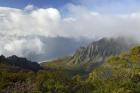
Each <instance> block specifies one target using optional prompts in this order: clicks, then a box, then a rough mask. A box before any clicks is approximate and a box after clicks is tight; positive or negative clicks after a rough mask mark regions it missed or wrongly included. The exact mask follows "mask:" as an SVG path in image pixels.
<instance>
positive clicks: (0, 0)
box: [0, 0, 75, 8]
mask: <svg viewBox="0 0 140 93" xmlns="http://www.w3.org/2000/svg"><path fill="white" fill-rule="evenodd" d="M67 3H75V1H73V0H0V6H4V7H14V8H24V7H25V6H27V5H28V4H33V5H34V6H37V7H45V8H46V7H55V8H60V7H63V6H64V5H66V4H67Z"/></svg>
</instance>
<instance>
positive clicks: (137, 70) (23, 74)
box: [0, 46, 140, 93]
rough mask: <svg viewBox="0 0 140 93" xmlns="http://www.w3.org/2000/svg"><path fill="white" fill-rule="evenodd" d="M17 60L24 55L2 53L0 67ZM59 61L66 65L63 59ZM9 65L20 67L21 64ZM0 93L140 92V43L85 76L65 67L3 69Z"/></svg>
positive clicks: (0, 73) (0, 79)
mask: <svg viewBox="0 0 140 93" xmlns="http://www.w3.org/2000/svg"><path fill="white" fill-rule="evenodd" d="M15 59H18V62H19V64H20V62H21V63H22V62H23V61H21V59H22V58H17V57H15V56H12V57H9V58H5V57H4V56H1V64H3V65H0V69H1V67H2V66H4V64H5V63H4V62H5V61H4V60H7V61H8V60H15ZM66 59H67V58H66ZM66 59H65V60H66ZM2 60H3V61H2ZM19 60H20V61H19ZM22 60H23V59H22ZM59 61H60V62H62V64H64V63H63V62H64V60H59ZM11 62H12V61H11ZM15 62H16V61H15ZM55 62H57V61H55ZM6 64H7V62H6ZM25 64H26V62H25ZM49 65H51V64H49ZM55 65H56V64H55ZM58 65H60V64H58ZM8 66H9V67H12V68H16V67H15V66H18V67H20V68H21V66H20V65H15V66H11V65H10V64H9V65H7V68H9V67H8ZM63 67H65V65H63ZM0 93H140V46H138V47H135V48H132V49H131V50H129V51H128V52H122V53H121V54H120V55H115V56H110V57H108V58H107V60H106V62H105V63H103V64H102V66H100V67H98V68H95V69H94V70H92V71H91V72H90V73H89V74H88V76H87V77H86V78H83V77H81V76H80V75H74V76H72V77H71V76H70V73H67V74H65V70H63V69H54V70H48V69H45V68H44V69H43V70H40V71H37V72H33V71H31V70H30V71H29V70H28V71H25V70H23V69H22V70H17V71H16V72H14V71H13V69H11V70H4V69H3V70H2V71H0Z"/></svg>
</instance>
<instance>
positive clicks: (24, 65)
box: [0, 55, 41, 71]
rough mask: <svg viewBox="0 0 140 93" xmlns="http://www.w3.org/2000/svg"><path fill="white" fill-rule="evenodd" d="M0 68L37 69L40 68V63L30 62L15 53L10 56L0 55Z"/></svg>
mask: <svg viewBox="0 0 140 93" xmlns="http://www.w3.org/2000/svg"><path fill="white" fill-rule="evenodd" d="M0 66H1V67H0V69H1V70H2V69H9V70H10V69H12V70H13V69H14V70H20V69H24V70H32V71H38V70H40V69H41V67H40V65H39V64H38V63H36V62H31V61H29V60H27V59H26V58H21V57H17V56H15V55H13V56H10V57H5V56H3V55H1V56H0Z"/></svg>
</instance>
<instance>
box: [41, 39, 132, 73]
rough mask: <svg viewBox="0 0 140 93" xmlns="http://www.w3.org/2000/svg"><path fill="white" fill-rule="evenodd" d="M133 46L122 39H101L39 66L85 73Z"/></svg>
mask: <svg viewBox="0 0 140 93" xmlns="http://www.w3.org/2000/svg"><path fill="white" fill-rule="evenodd" d="M132 46H133V44H132V43H130V42H127V40H126V39H124V38H115V39H113V38H102V39H100V40H98V41H95V42H92V43H91V44H89V45H87V46H86V47H81V48H79V49H77V51H76V52H75V53H74V54H73V55H72V56H69V57H66V58H64V59H58V60H54V61H51V62H45V63H42V64H41V65H43V67H44V66H46V67H49V68H64V69H68V70H69V71H72V73H73V72H74V73H77V74H79V73H81V74H83V73H87V72H90V71H92V70H93V69H94V68H96V67H99V66H100V65H101V64H103V63H104V62H105V60H106V58H107V57H109V56H114V55H119V54H120V53H121V52H124V51H127V50H128V49H129V48H131V47H132Z"/></svg>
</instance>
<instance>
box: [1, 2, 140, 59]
mask: <svg viewBox="0 0 140 93" xmlns="http://www.w3.org/2000/svg"><path fill="white" fill-rule="evenodd" d="M139 35H140V0H0V37H1V41H0V54H4V55H6V56H10V55H18V56H22V57H28V58H29V57H35V56H38V57H40V58H38V59H39V60H42V55H45V57H46V56H51V58H53V56H54V55H55V57H54V58H56V57H57V56H58V55H61V53H62V55H67V54H71V53H73V52H74V50H75V49H76V48H77V47H78V46H80V45H81V44H83V43H82V42H83V41H86V40H96V39H97V38H103V37H120V36H121V37H133V38H135V39H137V40H139V41H140V37H139ZM58 37H61V38H62V39H60V41H59V42H61V45H60V43H58V42H56V41H57V38H58ZM42 38H43V39H42ZM50 38H53V39H51V40H50ZM48 39H49V41H48ZM67 40H68V42H67ZM50 41H51V42H53V44H50V43H49V44H50V45H47V44H48V42H50ZM62 41H65V42H67V44H66V43H65V42H64V43H62ZM69 42H70V43H71V44H72V45H73V46H71V47H69V48H67V49H64V50H63V47H67V46H65V45H68V43H69ZM75 42H78V45H77V44H75ZM32 43H33V44H32ZM54 46H55V47H54ZM57 46H59V48H58V50H62V51H63V52H60V53H58V52H57V53H56V52H54V51H53V50H55V49H56V47H57ZM60 48H61V49H60ZM50 50H52V51H53V52H52V51H50ZM58 50H55V51H58ZM44 51H45V52H44ZM65 51H68V52H65ZM69 51H70V52H69ZM64 52H65V53H64ZM56 54H57V55H56ZM43 59H44V58H43ZM47 59H49V58H47ZM47 59H46V60H47ZM31 60H34V59H32V58H31Z"/></svg>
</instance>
